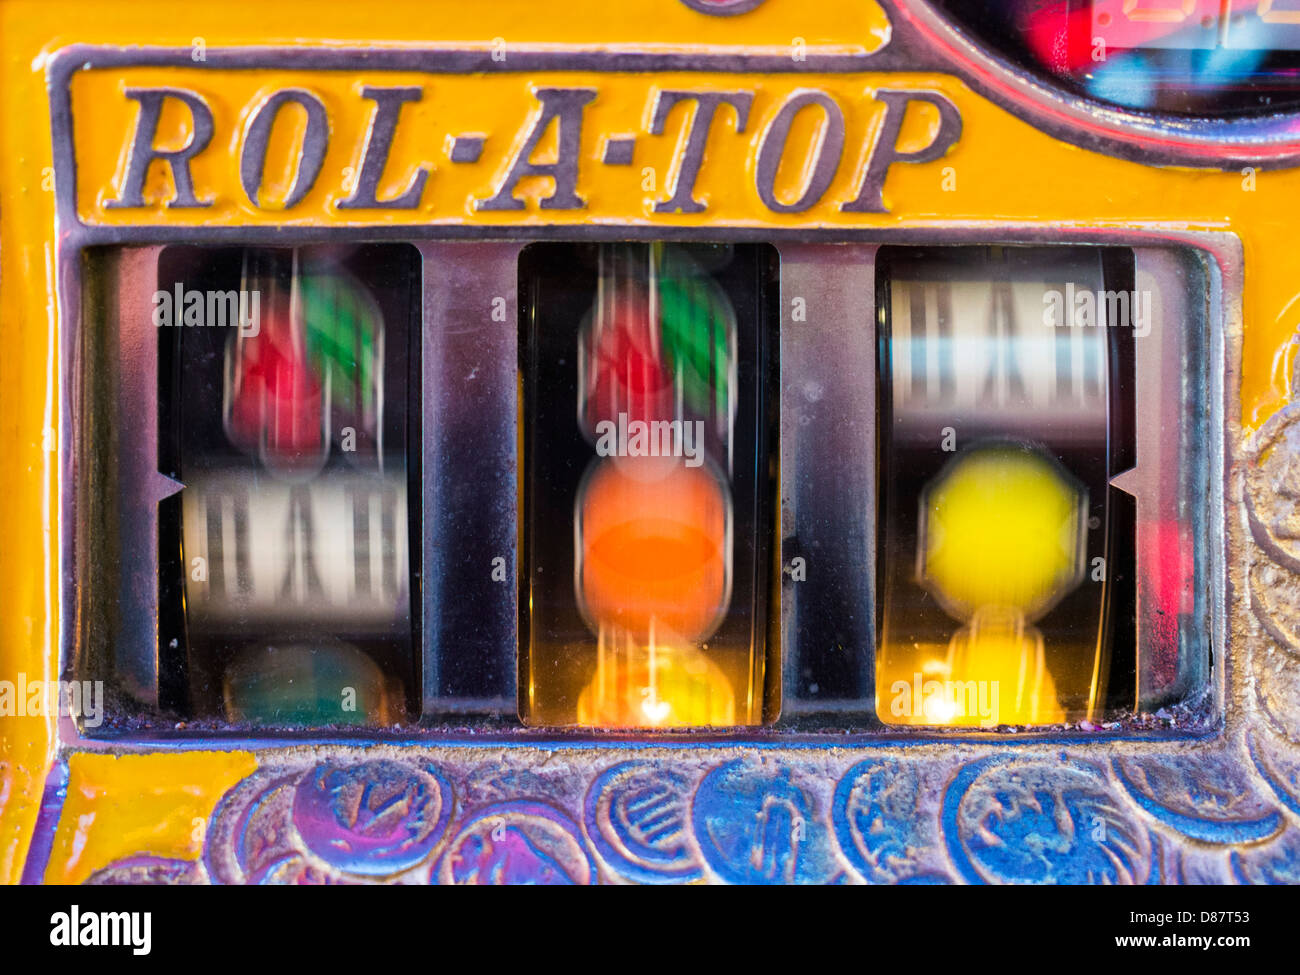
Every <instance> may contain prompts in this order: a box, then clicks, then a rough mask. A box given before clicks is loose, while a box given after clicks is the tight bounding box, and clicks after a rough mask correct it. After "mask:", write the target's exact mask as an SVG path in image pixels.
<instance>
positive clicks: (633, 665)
mask: <svg viewBox="0 0 1300 975" xmlns="http://www.w3.org/2000/svg"><path fill="white" fill-rule="evenodd" d="M735 722H736V701H735V693H734V692H733V691H732V689H731V682H730V681H729V680H728V679H727V675H726V674H725V673H723V672H722V670H721V668H719V667H718V665H717V664H715V663H714V662H713V661H712V660H710V659H709V657H708V655H707V653H704V652H702V651H700V650H697V649H695V648H694V647H692V646H690V645H689V643H688V642H687V641H685V640H683V639H682V638H681V637H677V636H673V635H669V634H667V633H666V632H665V631H663V630H660V629H659V628H657V627H656V628H655V630H654V632H653V633H652V634H651V635H650V637H649V638H648V639H645V640H641V639H638V638H636V637H634V636H632V634H630V633H628V632H627V631H625V630H620V629H618V628H616V627H608V626H606V627H601V629H600V633H599V636H598V638H597V650H596V673H595V676H594V677H593V678H592V680H591V683H590V684H588V685H587V686H586V687H585V688H584V689H583V691H582V693H581V695H579V697H578V724H580V725H584V726H586V727H600V728H691V727H707V726H718V725H731V724H735Z"/></svg>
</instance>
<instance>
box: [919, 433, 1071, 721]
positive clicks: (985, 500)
mask: <svg viewBox="0 0 1300 975" xmlns="http://www.w3.org/2000/svg"><path fill="white" fill-rule="evenodd" d="M1086 516H1087V491H1086V489H1084V488H1083V486H1082V485H1080V484H1079V483H1078V482H1077V481H1075V480H1074V478H1073V477H1071V476H1070V475H1069V474H1068V473H1067V472H1066V471H1064V470H1063V469H1062V468H1060V467H1059V466H1058V465H1057V464H1055V463H1054V462H1053V461H1051V460H1050V459H1049V458H1047V457H1045V456H1043V455H1042V454H1041V453H1039V452H1038V451H1036V450H1034V449H1032V448H1029V447H1026V446H1021V445H1010V444H993V445H987V446H981V447H975V448H972V449H970V450H968V451H966V452H964V453H963V454H961V455H959V456H958V458H957V459H956V460H955V461H953V463H952V464H950V465H949V466H948V467H947V468H946V469H945V470H944V471H942V472H941V473H940V474H939V476H938V477H937V478H936V479H935V480H934V481H933V482H932V483H931V484H930V486H929V487H928V488H927V490H926V491H925V492H924V493H923V495H922V498H921V534H920V538H919V541H918V549H919V551H918V552H917V568H918V576H919V581H920V582H921V584H922V585H923V586H924V587H925V588H926V589H927V590H929V591H930V592H931V593H932V594H933V595H934V597H935V598H936V599H937V600H938V601H939V603H940V605H942V606H943V608H944V610H945V611H946V612H947V613H948V614H949V615H951V616H952V617H954V618H955V619H957V620H959V621H961V622H962V623H963V624H964V625H963V626H961V627H960V628H959V629H957V631H956V632H955V633H953V635H952V638H951V639H950V640H949V642H948V646H947V647H946V648H942V647H934V648H933V651H934V653H933V655H932V657H931V658H930V659H931V662H930V667H929V672H930V674H931V675H932V677H931V679H930V681H929V682H928V683H929V686H928V687H927V686H926V684H927V682H922V686H921V689H920V696H921V700H920V701H915V700H913V701H910V702H909V707H908V708H907V709H900V710H904V711H905V712H906V713H907V714H910V715H911V716H913V717H914V718H916V719H918V721H917V723H925V724H945V725H955V726H974V725H982V726H986V727H993V726H996V725H999V724H1046V723H1051V722H1056V721H1061V720H1064V717H1065V712H1064V709H1063V708H1061V706H1060V702H1059V700H1058V698H1057V693H1056V685H1055V682H1054V681H1053V679H1052V675H1051V673H1050V671H1049V668H1048V665H1047V660H1046V654H1045V652H1044V644H1043V636H1042V634H1041V633H1040V632H1039V631H1038V630H1037V629H1036V628H1035V627H1034V626H1033V624H1032V621H1033V620H1035V619H1038V618H1039V617H1040V616H1042V614H1044V613H1045V612H1047V611H1048V610H1049V609H1051V607H1052V606H1053V605H1055V603H1057V602H1058V601H1059V600H1060V599H1061V597H1062V596H1064V595H1065V594H1066V593H1067V592H1068V591H1069V590H1071V589H1072V588H1074V587H1075V586H1076V585H1078V583H1079V580H1080V579H1081V577H1082V574H1083V555H1084V534H1083V532H1084V521H1085V519H1086ZM902 683H904V684H906V681H903V682H902ZM907 691H908V693H909V694H910V696H911V697H912V698H915V697H916V696H917V692H916V691H915V690H913V689H910V688H908V689H907Z"/></svg>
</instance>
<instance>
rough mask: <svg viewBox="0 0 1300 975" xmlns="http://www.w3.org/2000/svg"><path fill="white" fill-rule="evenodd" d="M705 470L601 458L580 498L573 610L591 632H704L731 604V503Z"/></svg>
mask: <svg viewBox="0 0 1300 975" xmlns="http://www.w3.org/2000/svg"><path fill="white" fill-rule="evenodd" d="M725 491H726V488H725V486H724V485H723V484H722V481H721V479H720V478H719V477H718V475H717V474H716V473H715V472H714V471H713V470H711V469H710V468H709V467H707V466H701V467H696V468H692V467H687V466H685V465H684V464H683V463H682V462H680V461H672V460H667V461H663V460H659V459H655V458H634V459H633V458H626V459H614V458H609V459H606V460H602V461H598V462H597V463H596V466H595V467H593V468H592V470H591V471H590V473H589V475H588V477H587V479H586V481H585V482H584V484H583V486H582V488H581V489H580V491H579V495H578V511H577V517H578V537H579V538H580V540H581V544H580V547H579V550H578V557H579V563H578V569H577V573H576V580H577V591H578V601H579V606H580V607H581V609H582V611H583V615H584V616H585V617H586V619H587V621H588V623H589V624H591V625H592V627H593V629H597V630H598V629H599V628H600V627H601V626H605V625H609V626H615V627H618V628H620V629H623V630H626V631H628V632H629V633H631V634H633V635H635V636H636V637H638V638H640V639H641V640H648V639H649V636H650V633H651V632H652V630H653V629H654V628H655V627H656V626H659V627H662V628H666V629H667V630H670V631H671V632H673V633H675V634H677V635H678V636H680V637H681V638H682V639H684V640H687V641H690V642H700V641H703V640H705V639H707V638H708V637H709V635H710V634H711V633H712V632H713V630H714V629H715V628H716V627H717V625H718V623H719V622H720V620H721V619H722V616H723V615H724V614H725V612H726V609H727V597H728V595H729V593H728V583H729V580H730V575H731V572H730V549H731V546H730V535H731V528H730V523H731V511H730V501H729V499H728V498H727V496H726V494H725Z"/></svg>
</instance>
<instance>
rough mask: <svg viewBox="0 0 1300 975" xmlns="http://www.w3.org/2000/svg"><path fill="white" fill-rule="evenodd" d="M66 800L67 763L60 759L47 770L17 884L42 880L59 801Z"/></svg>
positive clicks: (52, 839)
mask: <svg viewBox="0 0 1300 975" xmlns="http://www.w3.org/2000/svg"><path fill="white" fill-rule="evenodd" d="M67 797H68V763H67V760H66V759H60V760H59V761H57V762H55V763H54V765H53V766H52V767H51V768H50V772H49V775H47V776H46V778H45V790H44V792H42V794H41V808H40V811H39V812H37V814H36V828H35V829H34V830H33V831H32V845H31V848H30V849H28V851H27V860H26V861H25V862H24V863H23V877H22V880H21V881H20V883H24V884H39V883H41V882H42V881H43V880H44V879H45V868H46V867H47V866H48V865H49V862H50V848H51V847H52V845H53V843H54V829H55V827H56V826H57V825H58V823H59V817H60V816H61V815H62V814H63V800H65V799H66V798H67Z"/></svg>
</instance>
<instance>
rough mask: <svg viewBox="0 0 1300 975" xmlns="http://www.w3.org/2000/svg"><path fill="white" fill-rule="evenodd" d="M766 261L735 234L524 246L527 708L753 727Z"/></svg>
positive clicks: (769, 501) (764, 474) (762, 639)
mask: <svg viewBox="0 0 1300 975" xmlns="http://www.w3.org/2000/svg"><path fill="white" fill-rule="evenodd" d="M774 264H775V259H774V255H773V253H772V252H771V250H770V249H768V248H764V247H758V246H749V245H736V246H729V245H717V246H686V245H677V244H604V245H599V246H593V247H581V246H574V245H561V244H554V245H552V244H546V245H535V246H533V247H530V248H529V249H528V250H527V251H526V252H525V253H524V256H523V259H522V263H521V269H520V291H521V303H522V314H521V329H522V331H521V364H522V373H523V374H522V384H523V401H522V408H523V416H522V419H521V430H522V436H523V445H522V446H523V458H524V463H523V480H522V491H523V495H524V497H523V506H524V519H523V525H524V528H523V556H522V565H523V573H524V586H525V593H524V598H523V599H522V600H521V603H522V604H523V607H524V609H523V615H524V621H523V626H522V627H521V631H522V633H523V634H524V640H523V641H522V642H523V648H522V659H521V681H522V684H523V688H522V694H521V696H522V701H521V713H522V714H523V717H524V720H525V721H527V722H529V723H531V724H548V725H575V724H576V725H582V726H587V727H684V726H726V725H744V724H756V723H758V722H759V721H761V720H763V718H764V700H765V693H766V689H765V681H768V680H774V679H775V677H774V671H771V670H769V667H768V657H769V656H770V655H771V654H773V653H775V646H774V642H775V641H774V640H773V641H769V638H768V632H767V631H768V626H769V614H770V596H769V590H770V587H771V585H772V575H773V572H774V562H773V559H774V557H775V552H774V548H773V545H772V541H771V535H772V531H773V521H774V518H775V512H774V505H773V498H774V493H775V476H776V472H775V469H774V467H775V453H774V452H772V451H769V440H770V438H772V437H773V436H774V434H773V429H774V426H773V424H774V422H775V418H776V417H775V411H776V399H775V397H774V395H773V390H772V389H771V388H769V386H770V384H771V383H772V382H773V381H774V378H775V368H774V364H773V363H771V362H770V359H769V357H770V356H772V355H774V354H775V349H776V343H775V336H774V334H772V333H773V332H774V330H775V321H776V317H775V315H774V314H773V311H772V309H771V308H770V303H771V301H772V300H773V299H774V298H775V291H774V288H773V287H772V284H771V282H772V281H773V274H774Z"/></svg>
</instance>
